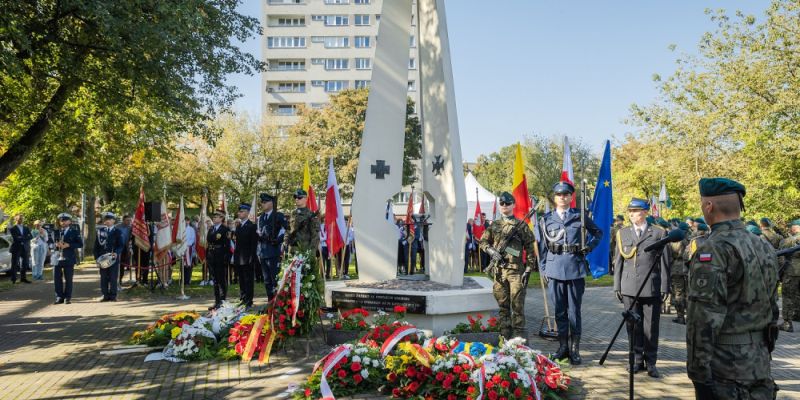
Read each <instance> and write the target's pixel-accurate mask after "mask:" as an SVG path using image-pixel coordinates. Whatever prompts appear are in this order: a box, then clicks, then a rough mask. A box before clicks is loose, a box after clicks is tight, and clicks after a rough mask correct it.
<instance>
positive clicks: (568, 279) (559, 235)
mask: <svg viewBox="0 0 800 400" xmlns="http://www.w3.org/2000/svg"><path fill="white" fill-rule="evenodd" d="M553 192H554V193H555V198H554V201H555V203H556V209H555V210H553V211H550V212H548V213H546V214H545V215H544V216H542V218H541V220H540V222H539V227H540V230H541V231H540V234H541V236H542V240H541V241H540V242H539V254H540V259H541V272H542V274H543V276H544V280H545V282H547V293H548V295H549V297H550V301H551V302H552V303H553V305H554V307H555V318H556V326H557V327H558V343H559V346H558V350H557V351H556V352H555V353H554V354H553V358H555V359H562V358H564V357H566V356H569V360H570V363H572V364H580V363H581V355H580V343H581V301H582V299H583V291H584V288H585V281H584V278H585V277H586V271H587V269H588V268H589V263H588V261H586V254H588V253H589V252H590V251H592V250H593V249H594V248H595V247H596V246H597V245H598V244H599V243H600V238H601V237H602V236H603V231H602V230H601V229H600V228H599V227H598V226H597V225H596V224H595V223H594V221H592V219H591V218H589V217H588V215H587V216H586V218H585V221H586V222H585V223H586V231H587V233H588V235H587V238H586V246H585V247H583V248H582V247H581V213H580V211H579V210H578V209H575V208H570V204H571V203H572V196H573V194H574V193H575V187H574V186H573V185H572V184H571V183H569V182H564V181H562V182H558V183H556V184H555V185H554V186H553ZM589 235H591V236H590V237H589ZM570 342H572V345H571V346H570Z"/></svg>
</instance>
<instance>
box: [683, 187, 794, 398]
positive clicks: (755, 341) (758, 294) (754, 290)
mask: <svg viewBox="0 0 800 400" xmlns="http://www.w3.org/2000/svg"><path fill="white" fill-rule="evenodd" d="M699 186H700V208H701V209H702V211H703V215H704V216H705V220H706V221H708V224H710V225H711V234H710V235H709V236H708V238H707V239H706V240H705V241H704V242H703V243H702V244H700V245H699V246H698V248H697V251H696V252H695V253H694V255H693V256H692V259H691V264H690V267H689V279H688V281H689V291H688V294H689V296H688V298H689V307H688V310H687V315H686V348H687V349H688V354H687V356H688V357H687V360H686V371H687V373H688V375H689V379H691V380H692V383H694V387H695V395H696V396H697V398H698V399H774V398H775V397H776V394H777V391H778V388H777V386H776V385H775V382H774V381H773V380H772V376H771V373H770V352H771V351H772V346H774V344H775V342H774V340H775V339H776V338H777V321H778V288H777V283H778V277H777V271H778V260H777V257H776V256H775V251H774V250H773V249H772V246H771V245H770V244H769V243H767V242H766V241H764V240H761V239H760V238H758V237H757V236H755V235H751V234H750V233H748V232H747V231H746V230H745V227H744V224H743V223H742V221H741V220H740V219H739V216H740V213H741V210H742V209H743V208H744V200H743V197H744V195H745V187H744V186H743V185H742V184H740V183H739V182H736V181H733V180H730V179H726V178H703V179H700V182H699Z"/></svg>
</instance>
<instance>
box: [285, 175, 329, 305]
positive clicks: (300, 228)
mask: <svg viewBox="0 0 800 400" xmlns="http://www.w3.org/2000/svg"><path fill="white" fill-rule="evenodd" d="M294 204H295V206H296V207H297V208H296V209H295V210H294V211H292V217H291V221H289V231H288V232H287V233H286V236H285V238H284V244H285V246H286V248H287V250H288V252H289V254H290V255H293V254H296V253H299V252H303V251H307V252H308V253H309V254H310V255H312V256H313V255H314V254H316V252H317V248H318V247H319V217H318V216H317V213H315V212H311V210H309V209H308V207H307V205H308V193H306V191H305V190H303V189H297V191H295V192H294ZM311 261H312V262H313V261H314V259H312V260H311ZM313 267H314V268H312V271H314V272H313V273H314V285H315V286H316V288H317V291H318V292H319V293H320V295H321V296H325V280H324V279H322V274H321V273H320V270H319V268H317V266H316V265H313Z"/></svg>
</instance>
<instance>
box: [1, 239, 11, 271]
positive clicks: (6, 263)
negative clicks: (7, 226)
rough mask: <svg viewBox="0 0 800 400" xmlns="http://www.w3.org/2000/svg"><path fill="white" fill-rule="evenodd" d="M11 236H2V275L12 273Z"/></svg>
mask: <svg viewBox="0 0 800 400" xmlns="http://www.w3.org/2000/svg"><path fill="white" fill-rule="evenodd" d="M11 241H12V240H11V235H0V274H9V273H11V252H10V250H11Z"/></svg>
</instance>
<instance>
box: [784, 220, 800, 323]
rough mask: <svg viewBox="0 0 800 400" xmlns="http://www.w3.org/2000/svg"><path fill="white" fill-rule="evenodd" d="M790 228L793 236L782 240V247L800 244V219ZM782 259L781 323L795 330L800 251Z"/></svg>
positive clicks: (799, 294)
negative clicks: (793, 323)
mask: <svg viewBox="0 0 800 400" xmlns="http://www.w3.org/2000/svg"><path fill="white" fill-rule="evenodd" d="M789 229H790V230H791V236H789V237H788V238H786V239H783V240H782V241H781V243H780V248H781V249H787V248H789V247H794V246H797V245H800V219H796V220H794V221H792V222H791V223H790V224H789ZM780 261H781V264H780V265H782V266H783V273H782V274H781V276H780V278H781V282H782V285H783V325H781V330H782V331H786V332H794V326H792V321H797V320H799V319H800V251H799V252H795V253H792V254H791V255H788V256H785V257H781V260H780Z"/></svg>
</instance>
